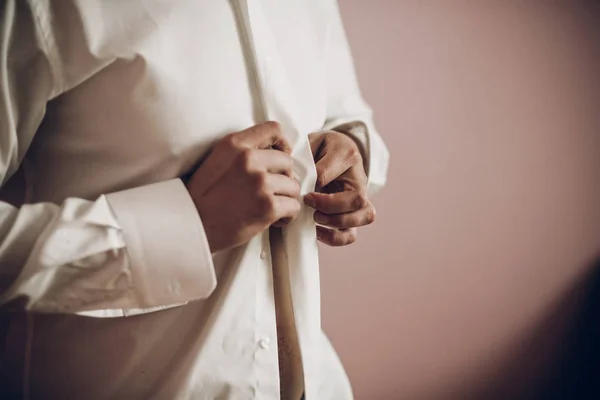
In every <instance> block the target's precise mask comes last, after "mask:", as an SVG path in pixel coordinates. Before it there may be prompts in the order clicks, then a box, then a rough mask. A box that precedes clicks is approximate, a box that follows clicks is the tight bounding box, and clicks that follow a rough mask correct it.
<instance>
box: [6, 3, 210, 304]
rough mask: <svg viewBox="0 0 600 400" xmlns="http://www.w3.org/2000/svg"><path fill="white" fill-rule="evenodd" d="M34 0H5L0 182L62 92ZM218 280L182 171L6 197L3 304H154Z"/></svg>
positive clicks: (192, 295) (198, 294) (185, 297)
mask: <svg viewBox="0 0 600 400" xmlns="http://www.w3.org/2000/svg"><path fill="white" fill-rule="evenodd" d="M35 4H36V3H35V2H26V1H21V0H5V1H3V2H2V3H1V4H0V185H1V186H0V187H4V186H5V184H6V182H7V181H8V179H9V178H10V177H11V176H12V175H13V174H14V173H15V171H17V169H18V168H19V165H20V164H21V162H22V160H23V158H24V157H25V153H26V151H27V149H28V147H29V146H30V144H31V142H32V140H33V137H34V135H35V132H36V131H37V129H38V127H39V125H40V123H41V121H42V119H43V116H44V113H45V108H46V103H47V102H48V101H49V100H50V99H51V98H52V97H53V96H55V95H56V94H57V93H56V90H57V89H56V80H57V79H56V71H55V67H54V63H53V60H54V58H53V57H55V55H54V54H53V52H52V51H53V49H52V46H51V40H49V37H48V35H49V33H48V31H47V30H45V29H44V26H43V25H42V24H41V23H40V21H39V19H38V16H37V15H36V13H35V11H34V10H33V9H32V6H31V5H35ZM215 285H216V277H215V273H214V266H213V262H212V256H211V254H210V249H209V246H208V242H207V240H206V235H205V233H204V229H203V227H202V221H201V220H200V217H199V216H198V213H197V211H196V209H195V207H194V204H193V202H192V200H191V198H190V197H189V195H188V193H187V190H186V189H185V187H184V185H183V183H182V182H181V181H180V180H179V179H173V180H170V181H166V182H160V183H155V184H152V185H147V186H143V187H138V188H133V189H129V190H125V191H122V192H118V193H111V194H107V195H103V196H100V197H99V198H98V199H96V200H95V201H90V200H86V199H80V198H69V199H67V200H65V201H64V202H63V203H62V204H60V205H59V204H53V203H34V204H25V205H22V206H21V207H16V206H14V205H11V204H9V203H8V202H4V201H0V305H1V304H6V303H9V302H11V301H12V300H15V299H17V298H25V300H26V304H25V307H26V309H28V310H31V311H39V312H53V313H78V312H85V311H91V310H106V309H115V310H118V309H125V310H126V309H150V308H153V307H164V306H169V305H176V304H182V303H185V302H188V301H191V300H195V299H201V298H206V297H208V296H209V295H210V294H211V293H212V291H213V290H214V288H215Z"/></svg>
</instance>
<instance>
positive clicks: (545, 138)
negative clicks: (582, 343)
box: [322, 0, 600, 400]
mask: <svg viewBox="0 0 600 400" xmlns="http://www.w3.org/2000/svg"><path fill="white" fill-rule="evenodd" d="M594 4H596V6H594ZM340 5H341V8H342V12H343V15H344V18H345V22H346V28H347V31H348V36H349V40H350V43H351V45H352V48H353V52H354V56H355V58H356V64H357V69H358V75H359V78H360V80H361V83H362V87H363V92H364V95H365V97H366V98H367V100H368V101H369V102H370V103H371V105H372V106H373V107H374V109H375V111H376V121H377V123H378V126H379V129H380V131H381V132H382V135H383V137H384V138H385V139H386V141H387V143H388V145H389V148H390V150H391V154H392V163H391V166H390V171H389V184H388V187H387V188H386V189H385V190H384V191H383V192H382V193H381V194H380V195H379V196H378V197H377V198H376V206H377V209H378V212H379V220H378V221H377V222H376V224H375V225H373V226H371V227H367V228H364V229H362V231H361V234H360V235H359V241H358V243H357V244H355V245H353V246H350V247H348V248H343V249H329V248H327V249H326V248H323V251H322V255H323V260H322V283H323V317H324V323H323V324H324V329H325V330H326V332H327V333H328V334H329V335H330V337H331V339H332V341H333V343H334V345H335V346H336V348H337V349H338V350H339V352H340V354H341V357H342V360H343V362H344V364H345V365H346V367H347V370H348V372H349V375H350V379H351V380H352V382H353V385H354V389H355V394H356V397H357V399H359V400H362V399H367V400H376V399H452V398H457V399H468V398H485V399H489V398H514V396H516V395H517V394H522V393H524V391H525V390H526V389H527V387H531V386H532V385H534V383H535V382H536V377H539V376H543V374H544V372H545V371H546V370H545V369H544V366H548V365H550V364H551V363H550V362H549V361H550V360H551V358H552V356H553V352H554V351H555V350H556V349H560V346H559V344H560V343H561V342H560V341H561V339H562V337H563V332H564V329H563V328H564V327H567V326H569V321H570V320H571V319H572V315H573V310H574V309H575V308H576V300H577V296H574V295H573V293H575V294H576V292H575V289H574V288H577V287H579V286H578V285H579V283H578V282H580V281H581V280H582V279H583V280H585V274H586V273H587V272H589V271H588V270H589V268H586V266H588V265H589V264H588V263H589V262H590V260H591V259H592V258H593V257H594V256H595V254H597V252H598V250H600V116H599V115H600V72H599V71H600V45H599V42H598V40H599V39H598V38H600V28H598V27H594V25H597V26H600V24H598V23H597V21H598V20H600V12H599V11H600V8H599V7H598V6H597V5H598V3H595V2H592V1H588V2H562V3H559V2H542V1H539V2H526V3H525V2H522V3H518V2H510V1H496V2H493V3H492V2H470V3H468V5H467V4H466V3H462V2H460V1H458V0H456V1H421V0H419V1H417V0H413V1H394V0H387V1H386V0H370V1H361V0H340ZM491 392H494V393H495V396H492V394H491Z"/></svg>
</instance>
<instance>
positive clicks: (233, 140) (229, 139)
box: [221, 132, 240, 149]
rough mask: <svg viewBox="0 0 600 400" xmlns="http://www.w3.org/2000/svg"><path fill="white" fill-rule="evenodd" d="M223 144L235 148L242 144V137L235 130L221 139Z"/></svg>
mask: <svg viewBox="0 0 600 400" xmlns="http://www.w3.org/2000/svg"><path fill="white" fill-rule="evenodd" d="M221 144H222V145H223V146H225V147H227V148H231V149H235V148H238V146H239V144H240V138H239V136H238V135H237V134H236V133H235V132H234V133H230V134H228V135H226V136H225V137H224V138H223V139H221Z"/></svg>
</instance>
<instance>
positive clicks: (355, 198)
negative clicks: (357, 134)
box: [304, 131, 375, 246]
mask: <svg viewBox="0 0 600 400" xmlns="http://www.w3.org/2000/svg"><path fill="white" fill-rule="evenodd" d="M309 140H310V145H311V149H312V152H313V157H314V159H315V162H316V168H317V185H316V188H315V192H312V193H309V194H307V195H306V196H304V203H306V204H307V205H308V206H310V207H312V208H314V209H316V212H315V214H314V218H315V221H316V222H317V223H319V224H321V225H325V226H327V227H328V228H325V227H322V226H317V238H318V239H319V241H321V242H323V243H325V244H327V245H330V246H345V245H348V244H351V243H354V241H356V236H357V229H356V228H357V227H359V226H363V225H368V224H370V223H372V222H373V221H375V207H373V204H372V203H371V202H370V201H369V199H368V197H367V175H366V173H365V170H364V167H363V159H362V156H361V154H360V151H359V148H358V146H357V144H356V143H355V142H354V141H353V140H352V139H351V138H350V137H349V136H347V135H344V134H343V133H339V132H334V131H326V132H317V133H312V134H310V135H309Z"/></svg>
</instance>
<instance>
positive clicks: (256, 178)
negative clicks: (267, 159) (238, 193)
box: [251, 171, 268, 192]
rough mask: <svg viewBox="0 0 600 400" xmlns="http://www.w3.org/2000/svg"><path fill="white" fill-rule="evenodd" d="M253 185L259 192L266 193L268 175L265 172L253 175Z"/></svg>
mask: <svg viewBox="0 0 600 400" xmlns="http://www.w3.org/2000/svg"><path fill="white" fill-rule="evenodd" d="M251 179H252V183H253V184H254V187H255V188H256V189H257V190H258V191H259V192H263V191H266V188H267V186H268V184H267V173H266V172H264V171H257V172H255V173H253V174H252V175H251Z"/></svg>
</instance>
